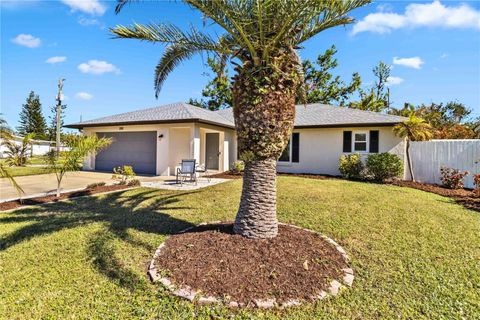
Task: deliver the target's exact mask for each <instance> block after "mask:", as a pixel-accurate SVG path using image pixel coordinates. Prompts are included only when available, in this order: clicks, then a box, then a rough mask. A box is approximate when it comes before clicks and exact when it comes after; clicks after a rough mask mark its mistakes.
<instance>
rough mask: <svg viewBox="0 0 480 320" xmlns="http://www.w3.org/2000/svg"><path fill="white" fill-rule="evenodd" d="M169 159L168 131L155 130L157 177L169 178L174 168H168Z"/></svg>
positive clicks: (164, 128) (161, 128)
mask: <svg viewBox="0 0 480 320" xmlns="http://www.w3.org/2000/svg"><path fill="white" fill-rule="evenodd" d="M169 159H170V129H169V128H168V127H159V128H158V129H157V170H156V171H157V172H156V173H157V176H169V175H170V173H171V172H173V171H174V169H175V168H170V167H169Z"/></svg>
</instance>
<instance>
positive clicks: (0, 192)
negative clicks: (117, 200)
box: [0, 171, 114, 202]
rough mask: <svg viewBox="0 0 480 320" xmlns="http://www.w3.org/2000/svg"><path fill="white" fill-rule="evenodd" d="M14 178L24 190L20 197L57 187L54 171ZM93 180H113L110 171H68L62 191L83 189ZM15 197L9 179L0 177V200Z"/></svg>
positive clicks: (53, 189)
mask: <svg viewBox="0 0 480 320" xmlns="http://www.w3.org/2000/svg"><path fill="white" fill-rule="evenodd" d="M15 180H16V181H17V183H18V184H19V185H20V186H21V187H22V189H23V190H24V191H25V194H24V195H22V198H30V197H33V196H44V195H45V194H50V193H53V192H55V191H56V188H57V179H56V178H55V174H54V173H50V174H40V175H32V176H22V177H15ZM95 182H105V183H107V184H112V183H113V182H114V180H112V174H111V173H102V172H88V171H77V172H68V173H67V174H66V175H65V177H64V178H63V181H62V192H64V191H68V190H76V189H83V188H85V187H86V186H87V185H89V184H91V183H95ZM17 198H18V193H17V191H15V189H14V188H13V187H12V185H11V184H10V181H8V179H6V178H1V179H0V202H3V201H6V200H9V199H17Z"/></svg>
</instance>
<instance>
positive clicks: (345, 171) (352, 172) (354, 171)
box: [338, 153, 364, 180]
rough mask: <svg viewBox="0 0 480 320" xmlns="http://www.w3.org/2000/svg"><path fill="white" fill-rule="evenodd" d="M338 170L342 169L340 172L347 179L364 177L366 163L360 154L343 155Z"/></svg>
mask: <svg viewBox="0 0 480 320" xmlns="http://www.w3.org/2000/svg"><path fill="white" fill-rule="evenodd" d="M338 170H340V173H341V174H342V176H343V177H344V178H346V179H355V180H358V179H362V178H363V170H364V165H363V163H362V159H361V157H360V154H358V153H354V154H348V155H342V156H341V157H340V160H339V164H338Z"/></svg>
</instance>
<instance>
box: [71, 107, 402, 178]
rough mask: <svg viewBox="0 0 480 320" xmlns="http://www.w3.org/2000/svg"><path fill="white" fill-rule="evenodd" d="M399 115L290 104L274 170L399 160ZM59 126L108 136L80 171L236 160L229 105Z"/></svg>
mask: <svg viewBox="0 0 480 320" xmlns="http://www.w3.org/2000/svg"><path fill="white" fill-rule="evenodd" d="M403 120H404V118H402V117H398V116H393V115H388V114H382V113H376V112H368V111H362V110H356V109H350V108H344V107H336V106H330V105H323V104H308V105H298V106H296V117H295V126H294V130H293V134H292V139H291V141H290V143H289V145H288V146H287V148H286V150H285V151H284V153H283V154H282V156H281V157H280V159H279V161H278V171H279V172H285V173H317V174H329V175H338V174H339V171H338V160H339V158H340V156H341V155H342V154H346V153H354V152H358V153H361V154H365V155H366V154H368V153H376V152H391V153H395V154H397V155H398V156H400V157H401V158H402V159H403V160H404V162H405V157H404V154H405V143H404V139H402V138H399V137H397V136H395V134H394V133H393V131H392V127H393V126H394V125H395V124H397V123H399V122H401V121H403ZM66 127H68V128H76V129H80V130H81V131H82V132H83V133H84V134H96V135H98V136H102V137H111V138H113V141H114V142H113V143H112V144H111V145H110V146H109V147H107V148H106V149H104V150H102V151H101V152H100V153H98V154H97V155H96V156H91V157H90V158H88V159H87V160H86V161H85V163H84V168H85V169H86V170H98V171H112V168H113V167H116V166H120V165H131V166H133V168H134V170H135V172H137V173H141V174H152V175H173V174H174V172H175V167H177V166H178V165H179V163H180V162H181V160H182V159H196V160H197V162H198V163H199V164H201V165H205V166H206V167H207V169H209V170H211V171H218V172H223V171H227V170H229V168H230V166H231V164H232V162H233V161H234V160H236V159H237V142H236V134H235V125H234V120H233V113H232V110H231V109H224V110H219V111H210V110H206V109H202V108H198V107H195V106H192V105H189V104H187V103H172V104H168V105H164V106H160V107H155V108H150V109H143V110H138V111H132V112H128V113H122V114H117V115H112V116H108V117H103V118H98V119H94V120H89V121H83V122H79V123H74V124H69V125H67V126H66Z"/></svg>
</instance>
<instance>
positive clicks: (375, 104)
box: [348, 61, 391, 112]
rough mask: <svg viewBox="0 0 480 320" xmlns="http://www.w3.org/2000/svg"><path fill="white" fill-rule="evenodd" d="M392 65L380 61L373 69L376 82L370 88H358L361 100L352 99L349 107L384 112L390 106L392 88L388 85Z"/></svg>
mask: <svg viewBox="0 0 480 320" xmlns="http://www.w3.org/2000/svg"><path fill="white" fill-rule="evenodd" d="M390 71H391V67H390V66H389V65H388V64H386V63H384V62H383V61H380V62H379V63H378V65H376V66H375V67H374V68H373V69H372V72H373V75H374V76H375V84H374V85H373V86H372V87H370V88H368V89H365V90H364V89H362V88H359V89H358V94H359V96H360V100H359V101H352V102H350V103H349V104H348V107H349V108H354V109H360V110H366V111H374V112H382V111H385V110H387V109H389V108H390V89H388V87H387V81H388V78H389V77H390Z"/></svg>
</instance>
